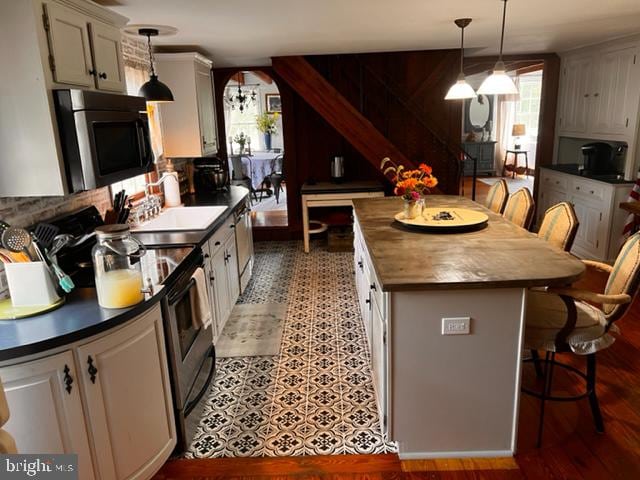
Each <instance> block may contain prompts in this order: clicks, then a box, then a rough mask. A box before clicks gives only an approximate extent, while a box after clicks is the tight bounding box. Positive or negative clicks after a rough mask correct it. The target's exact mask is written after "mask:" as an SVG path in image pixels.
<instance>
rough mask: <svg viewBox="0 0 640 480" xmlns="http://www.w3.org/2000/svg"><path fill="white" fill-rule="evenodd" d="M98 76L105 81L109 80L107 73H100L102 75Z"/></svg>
mask: <svg viewBox="0 0 640 480" xmlns="http://www.w3.org/2000/svg"><path fill="white" fill-rule="evenodd" d="M98 76H99V77H100V78H101V79H103V80H106V79H107V74H106V73H105V72H100V74H99V75H98Z"/></svg>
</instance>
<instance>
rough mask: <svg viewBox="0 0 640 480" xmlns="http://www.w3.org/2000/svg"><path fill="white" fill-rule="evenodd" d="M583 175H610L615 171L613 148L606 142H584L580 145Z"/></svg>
mask: <svg viewBox="0 0 640 480" xmlns="http://www.w3.org/2000/svg"><path fill="white" fill-rule="evenodd" d="M580 150H581V152H582V157H583V170H582V171H583V174H584V175H610V174H614V173H617V171H616V170H617V169H616V162H615V155H616V152H615V150H614V148H613V147H612V146H611V145H609V144H608V143H604V142H593V143H586V144H584V145H583V146H582V147H580Z"/></svg>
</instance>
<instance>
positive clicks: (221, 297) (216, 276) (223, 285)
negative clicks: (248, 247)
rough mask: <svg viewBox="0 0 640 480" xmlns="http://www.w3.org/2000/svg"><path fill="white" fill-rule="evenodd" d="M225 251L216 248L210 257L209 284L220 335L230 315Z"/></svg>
mask: <svg viewBox="0 0 640 480" xmlns="http://www.w3.org/2000/svg"><path fill="white" fill-rule="evenodd" d="M225 257H226V251H225V249H224V248H218V249H217V250H216V251H215V253H214V254H213V255H212V257H211V273H212V277H210V278H211V282H212V286H213V300H214V307H215V310H216V316H215V318H216V322H217V325H216V331H217V332H218V335H220V333H222V329H223V328H224V324H225V323H226V321H227V318H229V314H230V313H231V308H230V302H229V282H228V280H227V262H226V261H225Z"/></svg>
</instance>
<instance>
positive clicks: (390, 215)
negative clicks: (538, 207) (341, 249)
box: [353, 195, 585, 291]
mask: <svg viewBox="0 0 640 480" xmlns="http://www.w3.org/2000/svg"><path fill="white" fill-rule="evenodd" d="M353 205H354V212H355V214H356V217H357V220H358V223H359V225H360V229H361V231H362V234H363V237H364V241H365V244H366V248H367V250H368V252H369V255H370V257H371V262H372V264H373V268H374V270H375V273H376V275H377V277H378V280H379V281H380V283H381V284H382V289H383V290H385V291H403V290H438V289H461V288H513V287H515V288H526V287H539V286H560V285H567V284H570V283H573V282H574V281H575V280H577V279H578V278H579V277H581V276H582V275H583V273H584V271H585V267H584V264H583V263H582V262H581V261H580V260H578V259H576V258H575V257H573V256H571V255H569V254H568V253H565V252H563V251H561V250H559V249H557V248H554V247H552V246H551V245H549V244H548V243H547V242H545V241H544V240H541V239H539V238H537V237H536V235H534V234H532V233H529V232H527V231H526V230H524V229H522V228H520V227H517V226H515V225H513V224H512V223H510V222H509V221H507V220H505V219H504V218H502V216H501V215H497V214H495V213H493V212H491V211H489V210H488V209H486V208H485V207H484V206H482V205H480V204H478V203H475V202H473V201H471V200H469V199H467V198H464V197H459V196H450V195H430V196H428V197H427V199H426V206H427V207H442V208H443V210H445V209H446V208H467V209H471V210H478V211H482V212H484V213H486V214H487V215H488V216H489V222H488V224H487V226H486V227H485V228H483V229H481V230H476V231H471V232H465V233H426V232H422V231H414V230H409V229H407V228H406V227H404V226H403V225H401V224H400V223H398V222H396V221H395V220H394V215H395V214H396V213H398V212H401V211H402V206H403V201H402V199H401V198H398V197H393V198H391V197H384V198H371V199H358V200H354V201H353Z"/></svg>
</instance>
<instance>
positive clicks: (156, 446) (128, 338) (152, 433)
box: [0, 305, 176, 480]
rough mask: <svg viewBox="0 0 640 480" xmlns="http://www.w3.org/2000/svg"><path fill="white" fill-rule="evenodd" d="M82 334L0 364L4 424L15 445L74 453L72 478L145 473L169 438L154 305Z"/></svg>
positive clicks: (161, 456) (171, 429)
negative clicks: (42, 353)
mask: <svg viewBox="0 0 640 480" xmlns="http://www.w3.org/2000/svg"><path fill="white" fill-rule="evenodd" d="M83 342H84V343H82V342H80V343H79V344H75V345H70V346H69V349H68V350H66V351H63V352H61V353H58V354H55V355H49V356H46V357H44V358H40V359H37V360H32V361H28V362H24V363H19V364H16V365H11V366H7V367H3V368H0V377H2V381H3V383H4V387H5V391H6V394H7V402H8V404H9V411H10V412H11V416H10V420H9V422H8V423H7V424H6V425H5V429H6V430H7V431H8V432H9V433H10V434H12V435H13V437H14V438H15V439H16V443H17V447H18V451H19V452H20V453H77V454H78V463H79V469H80V475H79V478H82V479H85V478H86V479H93V478H100V479H112V480H122V479H136V480H137V479H147V478H151V477H152V476H153V475H154V474H155V472H157V471H158V470H159V468H160V467H161V466H162V464H163V463H164V462H165V461H166V460H167V459H168V458H169V456H170V455H171V452H172V451H173V449H174V447H175V445H176V432H175V424H174V414H173V401H172V397H171V385H170V381H169V371H168V366H167V360H166V358H167V357H166V352H165V341H164V333H163V324H162V315H161V313H160V307H159V306H158V305H156V306H155V307H153V308H151V309H150V310H148V311H147V312H146V313H144V314H142V315H141V316H139V317H137V318H135V319H133V320H131V321H130V322H129V323H128V324H126V325H125V326H123V327H121V328H119V329H116V330H115V331H113V332H108V333H106V334H103V335H100V336H98V337H97V338H92V339H89V340H88V341H87V340H85V341H83ZM90 445H91V446H92V448H90Z"/></svg>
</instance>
